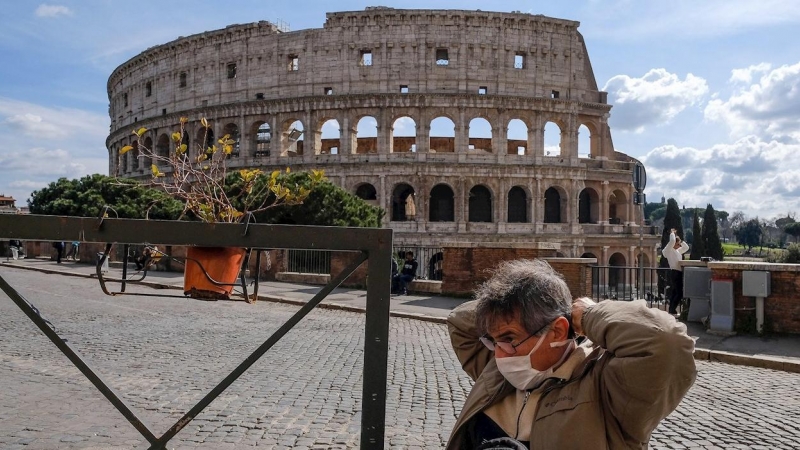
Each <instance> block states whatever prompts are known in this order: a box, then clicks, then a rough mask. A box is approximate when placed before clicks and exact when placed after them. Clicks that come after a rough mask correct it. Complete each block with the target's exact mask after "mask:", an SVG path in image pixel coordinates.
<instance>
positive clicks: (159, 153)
mask: <svg viewBox="0 0 800 450" xmlns="http://www.w3.org/2000/svg"><path fill="white" fill-rule="evenodd" d="M154 150H155V151H154V152H153V153H154V154H155V156H156V165H159V166H165V165H167V164H169V163H168V161H167V159H169V154H170V137H169V136H168V135H167V133H163V134H161V136H159V137H158V140H157V141H156V148H155V149H154ZM162 158H163V159H162Z"/></svg>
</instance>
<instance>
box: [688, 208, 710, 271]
mask: <svg viewBox="0 0 800 450" xmlns="http://www.w3.org/2000/svg"><path fill="white" fill-rule="evenodd" d="M705 251H706V246H705V239H703V232H702V230H701V229H700V218H699V217H698V215H697V210H696V209H695V211H694V217H693V218H692V253H691V254H690V255H689V258H690V259H700V258H701V257H703V256H706V255H705Z"/></svg>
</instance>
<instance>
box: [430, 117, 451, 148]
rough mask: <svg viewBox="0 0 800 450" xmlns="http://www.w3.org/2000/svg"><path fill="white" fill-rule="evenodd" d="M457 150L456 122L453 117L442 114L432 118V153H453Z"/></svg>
mask: <svg viewBox="0 0 800 450" xmlns="http://www.w3.org/2000/svg"><path fill="white" fill-rule="evenodd" d="M455 150H456V123H455V122H454V121H453V119H451V118H450V117H447V116H444V115H442V116H439V117H436V118H434V119H433V120H431V127H430V151H431V153H453V152H455Z"/></svg>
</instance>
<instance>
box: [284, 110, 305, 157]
mask: <svg viewBox="0 0 800 450" xmlns="http://www.w3.org/2000/svg"><path fill="white" fill-rule="evenodd" d="M305 134H306V133H305V125H304V124H303V121H302V120H300V119H296V118H289V119H286V120H284V121H283V124H282V125H281V149H282V150H281V151H282V152H283V155H282V156H299V155H302V154H303V152H304V151H305Z"/></svg>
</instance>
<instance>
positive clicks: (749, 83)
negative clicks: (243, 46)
mask: <svg viewBox="0 0 800 450" xmlns="http://www.w3.org/2000/svg"><path fill="white" fill-rule="evenodd" d="M7 3H8V4H6V5H4V14H3V15H2V16H1V17H0V60H2V61H3V62H4V64H2V65H0V134H1V135H2V136H3V137H4V138H5V139H4V143H5V145H3V146H2V147H0V194H6V195H12V196H13V197H15V198H16V199H17V200H18V206H20V205H24V204H25V200H26V199H27V198H28V196H29V195H30V193H31V191H32V190H34V189H39V188H41V187H44V186H46V185H47V183H49V182H50V181H54V180H56V179H57V178H58V177H61V176H66V177H69V178H77V177H80V176H83V175H85V174H88V173H98V172H99V173H107V171H108V161H107V152H106V150H105V138H106V136H107V134H108V126H109V118H108V115H107V108H108V98H107V94H106V82H107V80H108V76H109V75H110V74H111V72H112V71H113V70H114V68H115V67H117V66H118V65H119V64H121V63H122V62H124V61H126V60H127V59H129V58H130V57H132V56H134V55H136V54H137V53H139V52H141V51H143V50H144V49H146V48H148V47H150V46H153V45H158V44H162V43H165V42H168V41H170V40H173V39H175V38H177V37H178V36H186V35H190V34H194V33H200V32H203V31H207V30H212V29H219V28H223V27H225V26H227V25H230V24H234V23H248V22H256V21H258V20H270V21H276V20H278V19H281V20H283V21H285V22H287V23H288V24H289V26H290V28H291V29H292V30H299V29H305V28H319V27H322V25H323V23H324V22H325V13H326V12H327V11H331V10H332V9H331V8H334V7H333V6H331V5H333V4H335V5H336V6H335V10H339V11H345V10H361V9H364V7H366V6H372V5H376V4H380V5H384V6H393V7H397V8H412V9H413V8H436V9H450V8H454V9H466V10H475V9H483V10H490V9H492V10H498V11H514V10H518V11H521V12H530V13H532V14H544V15H546V16H551V17H558V18H564V19H571V20H577V21H580V22H581V26H580V28H579V30H580V31H581V33H582V34H583V36H584V38H585V39H586V43H587V47H588V50H589V56H590V59H591V62H592V65H593V68H594V72H595V76H596V78H597V83H598V85H599V86H600V87H601V88H602V89H604V90H607V91H608V92H609V102H610V103H612V104H613V105H614V108H613V109H612V111H611V119H610V124H611V133H612V137H613V140H614V145H615V147H616V149H617V150H619V151H623V152H625V153H628V154H630V155H632V156H634V157H637V158H640V159H641V160H642V161H644V163H645V165H646V167H647V169H648V187H647V191H646V192H647V194H648V199H649V200H651V201H654V200H657V199H660V198H661V196H662V195H666V196H667V197H675V198H676V199H678V201H679V203H680V204H684V205H686V206H687V207H688V206H705V204H706V203H709V202H710V203H712V204H713V205H714V207H715V208H717V209H725V210H728V211H729V212H733V211H737V210H741V211H744V212H745V213H746V214H747V215H748V216H756V215H758V216H760V217H762V218H775V217H777V216H785V215H786V214H787V213H798V212H800V46H799V45H797V37H796V36H797V32H796V30H797V27H798V24H800V6H799V5H798V4H797V3H796V2H795V1H793V0H783V1H779V0H760V1H758V2H755V1H751V0H724V1H723V0H715V1H699V0H698V1H686V0H675V1H671V2H644V1H638V2H637V1H632V0H606V1H600V0H583V1H577V0H576V1H570V2H553V1H514V0H511V1H504V2H486V1H471V0H461V1H435V2H432V1H425V2H423V1H404V2H396V1H386V0H383V1H381V2H379V3H373V2H362V1H350V0H341V1H339V2H335V3H333V2H322V1H304V2H298V3H292V2H279V1H267V0H258V1H255V0H229V1H227V2H224V3H221V2H211V1H198V0H195V1H184V0H172V1H169V2H164V1H158V2H156V1H150V0H140V1H137V2H123V1H115V0H80V1H77V0H75V1H52V2H47V3H42V2H40V1H33V0H17V1H14V2H7ZM493 4H494V5H496V6H491V5H493Z"/></svg>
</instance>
